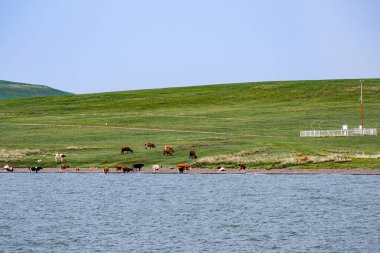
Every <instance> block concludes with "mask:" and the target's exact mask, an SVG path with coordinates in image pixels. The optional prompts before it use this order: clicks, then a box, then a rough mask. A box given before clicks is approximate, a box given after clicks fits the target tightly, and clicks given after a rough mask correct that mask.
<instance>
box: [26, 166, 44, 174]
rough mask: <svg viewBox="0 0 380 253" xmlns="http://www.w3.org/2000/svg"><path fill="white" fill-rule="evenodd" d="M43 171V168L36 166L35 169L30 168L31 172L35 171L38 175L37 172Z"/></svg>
mask: <svg viewBox="0 0 380 253" xmlns="http://www.w3.org/2000/svg"><path fill="white" fill-rule="evenodd" d="M42 169H43V168H42V167H36V166H34V167H30V168H29V171H30V172H32V171H33V172H36V173H37V172H39V171H40V170H42Z"/></svg>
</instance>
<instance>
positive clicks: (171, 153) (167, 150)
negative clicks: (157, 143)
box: [162, 149, 173, 155]
mask: <svg viewBox="0 0 380 253" xmlns="http://www.w3.org/2000/svg"><path fill="white" fill-rule="evenodd" d="M162 154H163V155H173V151H172V150H170V149H164V150H163V153H162Z"/></svg>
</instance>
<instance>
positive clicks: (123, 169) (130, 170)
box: [122, 167, 133, 173]
mask: <svg viewBox="0 0 380 253" xmlns="http://www.w3.org/2000/svg"><path fill="white" fill-rule="evenodd" d="M122 171H123V173H125V172H127V173H128V172H133V169H132V168H127V167H124V168H122Z"/></svg>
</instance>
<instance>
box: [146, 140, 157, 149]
mask: <svg viewBox="0 0 380 253" xmlns="http://www.w3.org/2000/svg"><path fill="white" fill-rule="evenodd" d="M144 146H145V149H148V148H156V145H154V143H151V142H148V143H145V144H144Z"/></svg>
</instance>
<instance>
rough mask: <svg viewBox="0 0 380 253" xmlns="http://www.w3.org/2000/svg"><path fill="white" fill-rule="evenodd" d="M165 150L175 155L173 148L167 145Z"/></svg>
mask: <svg viewBox="0 0 380 253" xmlns="http://www.w3.org/2000/svg"><path fill="white" fill-rule="evenodd" d="M164 149H167V150H170V151H171V152H172V153H174V149H173V146H170V145H165V147H164Z"/></svg>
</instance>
